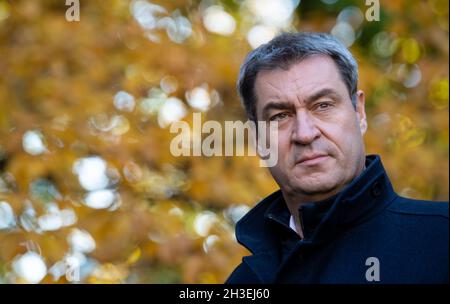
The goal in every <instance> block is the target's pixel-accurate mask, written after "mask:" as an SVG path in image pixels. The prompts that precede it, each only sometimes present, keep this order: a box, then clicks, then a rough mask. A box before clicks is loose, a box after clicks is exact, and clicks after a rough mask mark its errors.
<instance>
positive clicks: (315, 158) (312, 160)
mask: <svg viewBox="0 0 450 304" xmlns="http://www.w3.org/2000/svg"><path fill="white" fill-rule="evenodd" d="M328 157H329V156H328V155H323V154H321V155H311V156H308V157H303V158H302V159H300V161H298V162H297V165H303V166H315V165H318V164H320V163H322V162H324V161H325V160H327V159H328Z"/></svg>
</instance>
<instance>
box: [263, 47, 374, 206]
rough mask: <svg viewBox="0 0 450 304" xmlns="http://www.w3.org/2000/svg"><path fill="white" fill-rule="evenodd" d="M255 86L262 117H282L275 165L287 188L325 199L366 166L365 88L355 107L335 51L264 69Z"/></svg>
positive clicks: (279, 179)
mask: <svg viewBox="0 0 450 304" xmlns="http://www.w3.org/2000/svg"><path fill="white" fill-rule="evenodd" d="M255 92H256V97H257V105H256V117H257V119H258V120H263V121H267V122H270V121H277V122H278V163H277V164H276V165H275V166H274V167H271V168H270V171H271V174H272V176H273V177H274V179H275V180H276V182H277V183H278V185H279V186H280V188H281V189H282V190H283V191H286V192H287V193H291V194H296V195H303V196H306V197H308V198H310V199H312V200H316V199H322V198H324V197H327V196H329V195H332V194H335V193H337V192H339V190H340V189H342V187H343V186H345V185H346V184H348V183H349V182H350V181H351V180H352V179H353V178H355V177H356V176H357V175H358V174H359V173H360V172H361V170H362V169H363V168H364V162H365V151H364V142H363V135H364V133H365V131H366V129H367V124H366V115H365V110H364V94H363V92H362V91H359V92H358V95H357V109H356V110H355V108H354V107H353V105H352V103H351V99H350V96H349V93H348V90H347V87H346V86H345V84H344V82H343V80H342V78H341V76H340V74H339V70H338V68H337V66H336V64H335V63H334V61H333V60H332V59H331V58H330V57H328V56H322V55H314V56H311V57H308V58H306V59H304V60H302V61H300V62H299V63H295V64H293V65H292V66H291V67H290V68H289V70H287V71H286V70H282V69H276V70H271V71H261V72H259V73H258V76H257V79H256V82H255Z"/></svg>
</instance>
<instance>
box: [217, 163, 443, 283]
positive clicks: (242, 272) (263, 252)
mask: <svg viewBox="0 0 450 304" xmlns="http://www.w3.org/2000/svg"><path fill="white" fill-rule="evenodd" d="M299 215H300V218H301V223H302V228H303V234H304V239H300V237H299V236H298V235H297V234H296V233H295V232H294V231H293V230H292V229H291V228H289V219H290V213H289V210H288V209H287V206H286V203H285V201H284V199H283V196H282V194H281V191H280V190H278V191H277V192H275V193H273V194H271V195H270V196H268V197H267V198H265V199H264V200H262V201H261V202H260V203H259V204H257V205H256V206H255V207H254V208H253V209H252V210H251V211H250V212H249V213H248V214H246V215H245V216H244V217H243V218H242V219H241V220H240V221H239V222H238V223H237V226H236V237H237V240H238V242H239V243H240V244H242V245H243V246H245V247H246V248H247V249H248V250H250V251H251V253H252V255H251V256H246V257H244V258H243V260H242V263H241V264H240V265H239V266H238V267H237V268H236V269H235V270H234V272H233V273H232V274H231V276H230V277H229V278H228V280H227V282H226V283H356V284H359V283H381V284H383V283H448V278H449V254H448V247H449V235H448V233H449V221H448V202H430V201H420V200H414V199H409V198H404V197H401V196H399V195H397V194H396V193H395V192H394V190H393V188H392V185H391V183H390V181H389V178H388V176H387V174H386V172H385V170H384V168H383V165H382V163H381V160H380V157H379V156H376V155H369V156H367V157H366V169H365V170H364V171H363V172H362V173H361V174H360V175H359V176H358V177H357V178H355V179H354V180H353V181H352V182H351V183H350V184H349V185H347V186H346V187H345V188H344V189H343V190H342V191H341V192H340V193H338V194H336V195H335V196H333V197H331V198H329V199H326V200H324V201H320V202H313V203H308V204H304V205H303V206H302V207H300V209H299ZM374 267H375V268H374Z"/></svg>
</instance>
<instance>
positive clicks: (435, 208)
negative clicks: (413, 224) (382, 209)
mask: <svg viewBox="0 0 450 304" xmlns="http://www.w3.org/2000/svg"><path fill="white" fill-rule="evenodd" d="M448 207H449V204H448V202H442V201H426V200H417V199H411V198H406V197H402V196H398V197H397V198H396V199H395V200H394V201H393V202H392V204H390V206H389V207H388V208H387V211H390V212H392V213H397V214H403V215H410V216H423V217H429V216H431V217H437V218H442V219H446V220H447V221H448V215H449V214H448V212H449V209H448Z"/></svg>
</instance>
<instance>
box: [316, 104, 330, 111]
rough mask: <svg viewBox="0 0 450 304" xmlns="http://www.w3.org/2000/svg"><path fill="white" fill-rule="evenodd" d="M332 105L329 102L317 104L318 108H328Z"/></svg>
mask: <svg viewBox="0 0 450 304" xmlns="http://www.w3.org/2000/svg"><path fill="white" fill-rule="evenodd" d="M331 106H332V104H331V103H329V102H319V103H318V104H317V106H316V109H318V110H326V109H328V108H330V107H331Z"/></svg>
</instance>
